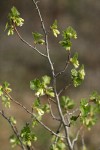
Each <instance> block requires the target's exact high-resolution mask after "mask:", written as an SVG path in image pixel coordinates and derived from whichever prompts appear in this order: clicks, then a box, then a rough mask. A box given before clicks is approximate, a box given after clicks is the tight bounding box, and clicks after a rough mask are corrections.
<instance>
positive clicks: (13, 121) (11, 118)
mask: <svg viewBox="0 0 100 150" xmlns="http://www.w3.org/2000/svg"><path fill="white" fill-rule="evenodd" d="M9 119H10V121H11V123H12V124H13V125H16V123H17V122H16V120H15V118H14V117H12V116H11V117H10V118H9Z"/></svg>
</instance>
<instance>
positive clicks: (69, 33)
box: [63, 26, 77, 39]
mask: <svg viewBox="0 0 100 150" xmlns="http://www.w3.org/2000/svg"><path fill="white" fill-rule="evenodd" d="M63 36H64V38H66V37H67V38H73V39H77V33H76V31H75V30H74V29H73V28H72V27H71V26H69V27H68V28H67V29H66V30H65V31H64V32H63Z"/></svg>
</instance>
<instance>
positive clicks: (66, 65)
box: [56, 51, 71, 77]
mask: <svg viewBox="0 0 100 150" xmlns="http://www.w3.org/2000/svg"><path fill="white" fill-rule="evenodd" d="M70 57H71V52H70V51H69V53H68V60H67V61H66V64H65V67H64V69H63V70H62V71H60V72H58V73H57V74H56V77H58V76H59V75H61V74H62V73H64V72H65V71H66V70H67V68H68V66H69V63H70Z"/></svg>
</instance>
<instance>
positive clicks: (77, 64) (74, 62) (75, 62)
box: [70, 53, 79, 68]
mask: <svg viewBox="0 0 100 150" xmlns="http://www.w3.org/2000/svg"><path fill="white" fill-rule="evenodd" d="M70 62H71V63H72V64H73V65H74V67H75V68H78V67H79V61H78V53H75V54H74V56H73V58H71V59H70Z"/></svg>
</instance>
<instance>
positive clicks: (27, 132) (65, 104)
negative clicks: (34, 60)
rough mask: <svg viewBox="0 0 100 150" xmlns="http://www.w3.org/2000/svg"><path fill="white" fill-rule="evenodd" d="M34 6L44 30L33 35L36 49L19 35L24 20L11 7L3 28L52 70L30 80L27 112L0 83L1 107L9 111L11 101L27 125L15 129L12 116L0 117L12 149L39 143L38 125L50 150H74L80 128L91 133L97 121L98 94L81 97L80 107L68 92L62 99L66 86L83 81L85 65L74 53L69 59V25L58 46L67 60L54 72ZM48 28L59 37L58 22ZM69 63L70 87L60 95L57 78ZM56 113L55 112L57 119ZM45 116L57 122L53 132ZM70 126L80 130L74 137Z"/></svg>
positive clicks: (25, 149) (0, 112)
mask: <svg viewBox="0 0 100 150" xmlns="http://www.w3.org/2000/svg"><path fill="white" fill-rule="evenodd" d="M33 3H34V5H35V7H36V10H37V12H38V15H39V18H40V22H41V26H42V31H43V35H42V34H40V33H38V32H32V35H33V40H34V45H35V47H34V46H33V45H31V44H29V43H28V42H27V41H25V40H24V39H23V38H22V36H21V35H20V33H19V32H18V30H17V27H21V26H22V25H23V23H24V19H22V18H21V17H20V13H19V12H18V10H17V9H16V7H14V6H13V7H12V8H11V11H10V13H9V15H8V22H7V24H6V27H5V29H7V30H8V35H13V34H14V32H16V33H17V35H18V37H19V38H20V39H21V41H22V42H24V43H25V44H26V45H28V46H29V47H31V48H33V50H35V51H37V53H38V54H40V55H41V56H43V57H45V58H46V59H47V62H48V63H49V65H50V68H51V69H50V71H51V74H52V77H50V76H47V75H44V76H42V77H40V78H35V79H33V80H31V81H30V89H31V90H33V91H34V93H35V96H34V98H33V102H32V104H30V106H31V108H30V109H28V108H27V107H26V106H24V105H22V104H21V102H19V101H16V100H15V99H13V98H12V97H11V95H10V92H11V91H12V90H11V88H10V84H9V83H8V82H4V83H3V84H0V97H1V102H2V107H6V108H10V107H11V102H12V103H15V104H16V105H18V106H19V107H21V108H22V109H23V110H24V111H25V112H27V114H28V115H30V116H29V123H25V124H24V125H23V128H20V130H18V129H17V120H16V119H15V117H14V116H10V117H7V116H6V115H5V111H4V110H5V109H4V110H3V109H2V110H0V115H1V116H2V117H3V118H4V119H6V121H7V122H8V123H9V124H10V126H11V128H12V131H13V135H12V136H10V143H11V146H12V148H14V147H15V146H19V147H20V148H21V149H22V150H31V149H33V145H34V142H35V141H37V140H38V138H37V136H36V134H35V128H36V127H37V126H38V125H41V126H42V127H43V128H44V129H46V130H47V131H48V132H49V133H50V135H51V136H52V138H51V145H50V147H49V149H50V150H74V149H75V144H76V143H77V141H78V137H79V134H82V133H83V127H84V126H85V127H87V129H89V130H90V129H91V128H92V126H94V125H95V123H96V121H97V120H98V114H99V113H100V95H99V94H98V93H97V92H93V93H92V94H91V95H90V96H89V98H88V99H86V98H82V99H81V100H80V104H79V106H77V105H76V102H75V100H74V99H71V98H70V96H69V94H68V92H67V93H65V95H63V96H62V93H63V92H64V91H65V90H67V89H68V88H69V87H70V86H69V85H72V84H73V85H74V87H75V88H76V87H78V86H79V85H81V83H82V82H83V80H84V78H85V70H84V65H80V63H79V60H78V53H74V54H73V56H71V46H72V39H76V38H77V33H76V31H75V30H74V29H73V28H72V27H71V26H69V27H67V28H66V29H65V30H63V31H62V38H63V39H62V40H61V41H60V42H59V43H60V44H61V46H62V47H63V48H65V50H66V51H67V55H68V60H66V66H65V68H64V69H63V70H62V71H60V72H58V73H56V68H54V64H53V62H52V60H51V56H50V50H49V47H48V44H49V43H48V34H49V33H48V32H47V31H46V28H45V25H44V22H43V19H42V16H41V12H40V10H39V7H38V4H37V2H35V0H33ZM50 29H51V31H52V32H53V35H54V36H55V37H58V35H59V34H60V31H59V30H58V24H57V20H55V21H54V23H53V24H52V26H50ZM44 39H45V40H44ZM37 44H42V45H43V44H45V46H44V47H45V54H44V53H42V52H41V51H40V50H39V49H37ZM66 58H67V57H66ZM69 64H70V65H71V67H72V68H71V69H70V68H69V70H70V73H71V74H70V76H71V81H70V84H69V85H66V86H65V87H64V88H62V89H60V92H59V91H58V89H59V88H58V82H59V80H58V76H61V75H62V77H63V74H64V73H66V70H67V69H68V67H69ZM76 107H77V108H76ZM55 110H57V111H56V116H55ZM47 113H48V116H49V117H50V118H52V119H53V120H55V121H57V124H55V126H56V125H57V126H56V129H55V130H53V129H52V128H51V127H49V126H48V125H46V124H45V123H44V120H43V117H44V116H45V115H47ZM48 116H47V117H48ZM79 121H80V123H79ZM53 123H54V122H53ZM78 123H79V124H78ZM58 125H59V126H58ZM72 125H73V126H74V127H76V128H77V125H78V126H79V125H80V129H78V133H77V135H76V136H75V137H74V135H73V136H72V135H70V132H71V127H72ZM75 125H76V126H75ZM81 128H82V132H81ZM69 131H70V132H69ZM49 141H50V140H49ZM86 149H87V147H86V145H85V144H83V147H82V150H86Z"/></svg>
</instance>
